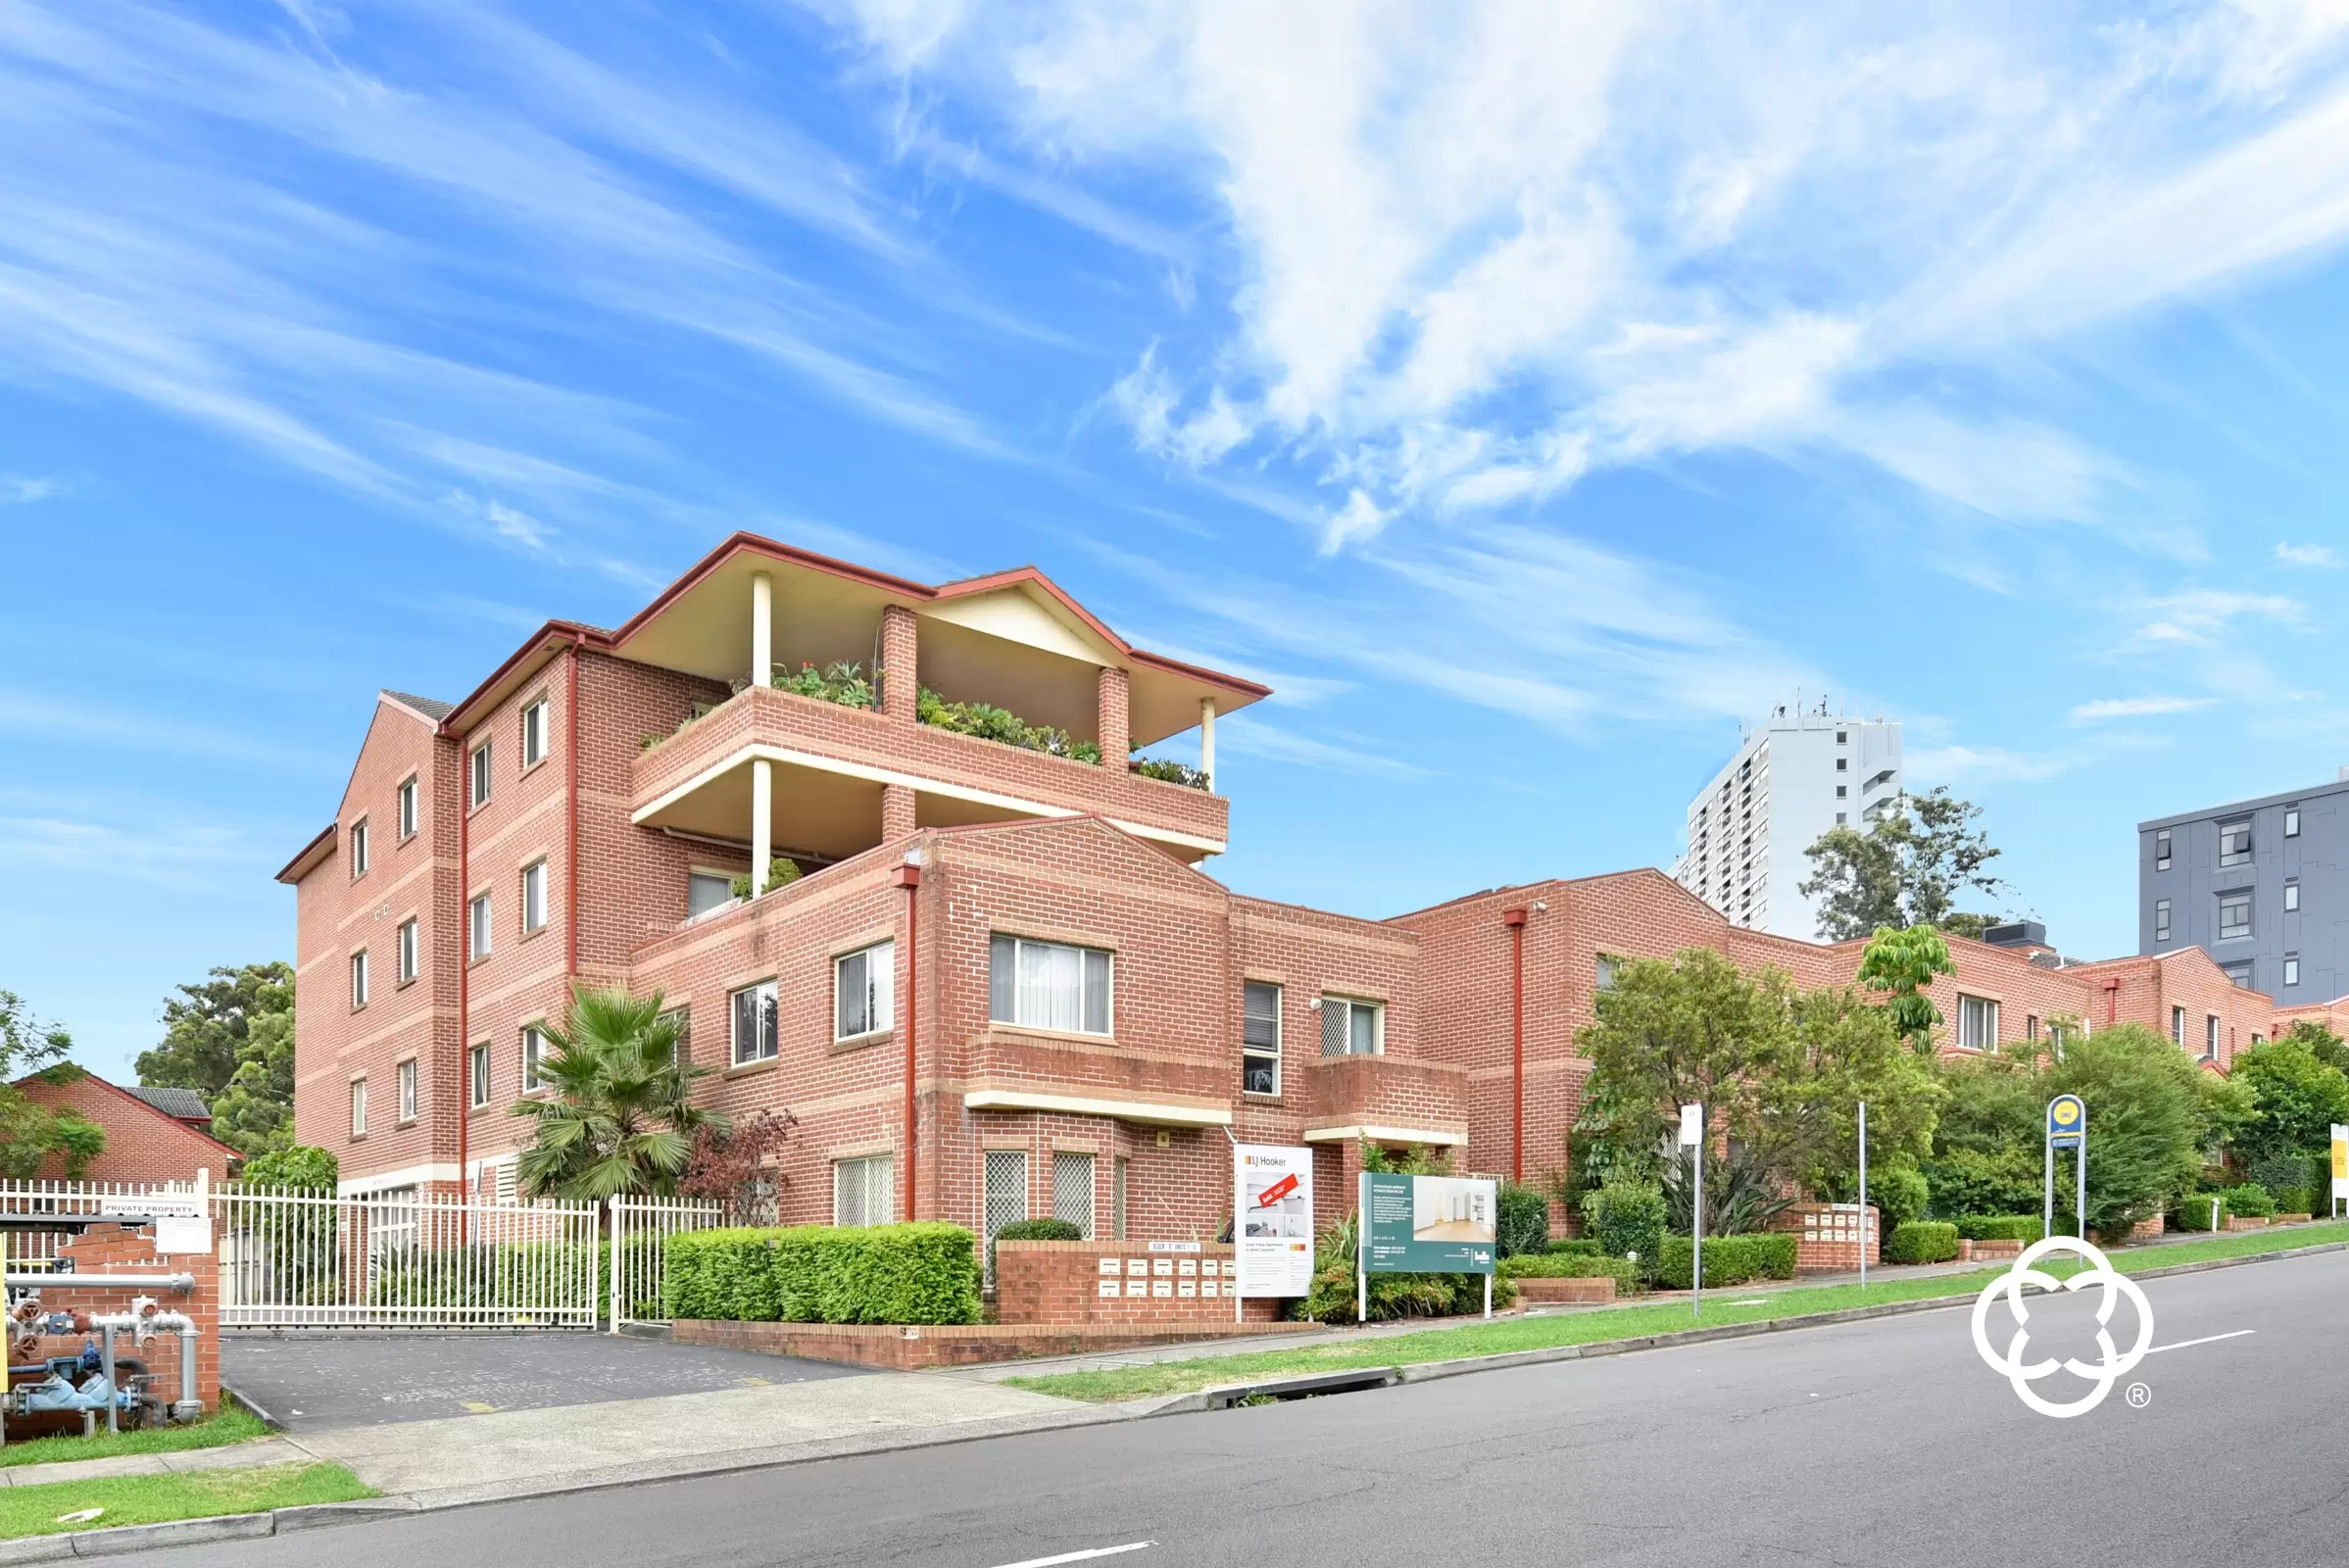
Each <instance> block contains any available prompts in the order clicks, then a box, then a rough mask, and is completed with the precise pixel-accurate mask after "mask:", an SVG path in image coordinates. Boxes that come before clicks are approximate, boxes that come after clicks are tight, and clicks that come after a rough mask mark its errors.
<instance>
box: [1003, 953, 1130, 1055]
mask: <svg viewBox="0 0 2349 1568" xmlns="http://www.w3.org/2000/svg"><path fill="white" fill-rule="evenodd" d="M987 980H988V984H987V1016H988V1017H989V1019H991V1020H992V1021H994V1022H996V1023H1008V1024H1018V1025H1022V1026H1024V1027H1026V1028H1030V1029H1061V1030H1066V1031H1068V1032H1070V1033H1072V1034H1087V1035H1105V1034H1107V1033H1109V955H1108V954H1107V953H1106V952H1104V951H1103V950H1101V949H1100V948H1077V947H1070V946H1068V945H1067V944H1065V943H1060V942H1031V941H1029V940H1028V939H1027V938H1026V937H1009V936H1000V935H999V936H998V937H996V938H995V940H994V942H993V943H992V944H991V946H990V952H989V955H988V976H987Z"/></svg>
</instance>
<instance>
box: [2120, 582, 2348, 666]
mask: <svg viewBox="0 0 2349 1568" xmlns="http://www.w3.org/2000/svg"><path fill="white" fill-rule="evenodd" d="M2307 617H2308V607H2307V606H2305V605H2303V604H2301V603H2300V601H2299V600H2297V599H2293V598H2291V597H2289V596H2287V595H2284V594H2260V593H2244V592H2240V591H2237V590H2232V589H2219V588H2194V589H2188V590H2186V591H2184V592H2182V593H2176V594H2167V595H2159V596H2156V597H2153V598H2149V599H2146V600H2144V601H2143V602H2142V603H2141V604H2139V605H2138V606H2137V607H2136V608H2135V613H2134V621H2135V624H2134V626H2133V628H2132V629H2131V631H2130V633H2129V639H2128V641H2127V643H2126V644H2125V645H2124V647H2125V649H2127V650H2129V651H2143V650H2147V649H2155V648H2162V647H2179V646H2183V647H2192V648H2208V647H2211V646H2213V645H2214V644H2215V643H2217V642H2218V640H2219V638H2220V637H2221V635H2222V634H2224V633H2225V632H2226V631H2227V628H2229V627H2230V626H2233V625H2234V624H2236V623H2237V622H2240V621H2244V620H2252V621H2260V622H2268V623H2279V624H2282V625H2287V626H2298V625H2300V624H2301V623H2302V622H2304V621H2305V620H2306V619H2307Z"/></svg>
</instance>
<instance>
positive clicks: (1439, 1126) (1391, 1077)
mask: <svg viewBox="0 0 2349 1568" xmlns="http://www.w3.org/2000/svg"><path fill="white" fill-rule="evenodd" d="M1304 1078H1305V1082H1306V1085H1307V1097H1308V1098H1307V1099H1306V1102H1305V1142H1307V1143H1309V1144H1328V1143H1352V1142H1355V1141H1356V1140H1359V1139H1364V1138H1367V1139H1369V1140H1370V1141H1372V1142H1373V1143H1380V1144H1397V1143H1407V1144H1437V1145H1444V1146H1452V1145H1465V1144H1466V1143H1467V1142H1468V1069H1467V1068H1465V1067H1455V1066H1452V1065H1450V1064H1448V1063H1445V1062H1439V1061H1414V1060H1411V1059H1410V1058H1408V1057H1402V1056H1317V1057H1314V1058H1312V1059H1310V1060H1308V1061H1307V1062H1306V1063H1305V1072H1304Z"/></svg>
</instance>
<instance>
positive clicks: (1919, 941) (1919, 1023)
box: [1859, 925, 1957, 1056]
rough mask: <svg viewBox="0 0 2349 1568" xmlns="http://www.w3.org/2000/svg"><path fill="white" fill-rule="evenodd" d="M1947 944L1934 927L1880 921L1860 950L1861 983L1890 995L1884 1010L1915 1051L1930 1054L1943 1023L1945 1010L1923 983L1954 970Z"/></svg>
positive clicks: (1893, 1025)
mask: <svg viewBox="0 0 2349 1568" xmlns="http://www.w3.org/2000/svg"><path fill="white" fill-rule="evenodd" d="M1955 973H1957V965H1956V964H1954V963H1952V962H1950V960H1949V944H1948V943H1946V942H1944V941H1942V940H1941V933H1940V932H1938V931H1936V930H1934V929H1933V927H1931V926H1909V927H1905V928H1895V927H1892V926H1883V925H1880V926H1878V927H1877V928H1876V935H1875V936H1873V937H1871V938H1869V940H1868V946H1867V947H1866V948H1864V949H1862V950H1861V952H1860V968H1859V982H1860V984H1861V985H1863V986H1866V987H1867V988H1868V989H1869V990H1871V991H1882V992H1884V993H1885V994H1887V995H1888V996H1889V997H1890V999H1891V1000H1890V1001H1888V1002H1886V1003H1885V1004H1884V1011H1885V1013H1886V1014H1887V1015H1888V1016H1889V1017H1890V1018H1891V1020H1892V1027H1893V1028H1894V1029H1896V1030H1898V1031H1899V1032H1900V1034H1901V1035H1902V1036H1903V1037H1904V1038H1905V1039H1907V1041H1908V1043H1909V1048H1910V1049H1911V1050H1912V1051H1914V1052H1916V1053H1917V1054H1919V1055H1921V1056H1924V1055H1931V1054H1933V1030H1935V1029H1936V1028H1938V1027H1940V1024H1941V1009H1940V1008H1938V1007H1936V1006H1934V1005H1933V998H1931V997H1929V996H1927V995H1926V994H1925V988H1926V987H1927V986H1929V985H1932V984H1933V976H1934V975H1937V974H1955Z"/></svg>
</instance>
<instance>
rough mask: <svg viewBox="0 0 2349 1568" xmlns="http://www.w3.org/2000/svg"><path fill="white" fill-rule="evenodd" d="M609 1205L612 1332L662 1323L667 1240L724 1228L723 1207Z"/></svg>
mask: <svg viewBox="0 0 2349 1568" xmlns="http://www.w3.org/2000/svg"><path fill="white" fill-rule="evenodd" d="M611 1203H612V1269H611V1279H612V1288H611V1302H610V1307H609V1311H608V1319H609V1321H610V1322H611V1324H612V1333H614V1334H617V1333H619V1332H620V1330H621V1329H622V1328H624V1327H626V1326H627V1325H629V1324H631V1323H665V1322H667V1321H668V1312H667V1310H666V1309H665V1308H664V1307H662V1305H661V1284H662V1282H663V1280H665V1278H666V1277H667V1263H668V1244H669V1240H670V1238H672V1237H674V1236H677V1235H680V1234H681V1233H683V1232H686V1231H702V1230H710V1229H714V1228H715V1227H717V1226H720V1225H723V1224H725V1223H726V1208H725V1205H724V1204H722V1203H716V1202H710V1201H705V1200H700V1199H692V1198H614V1199H612V1201H611Z"/></svg>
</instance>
